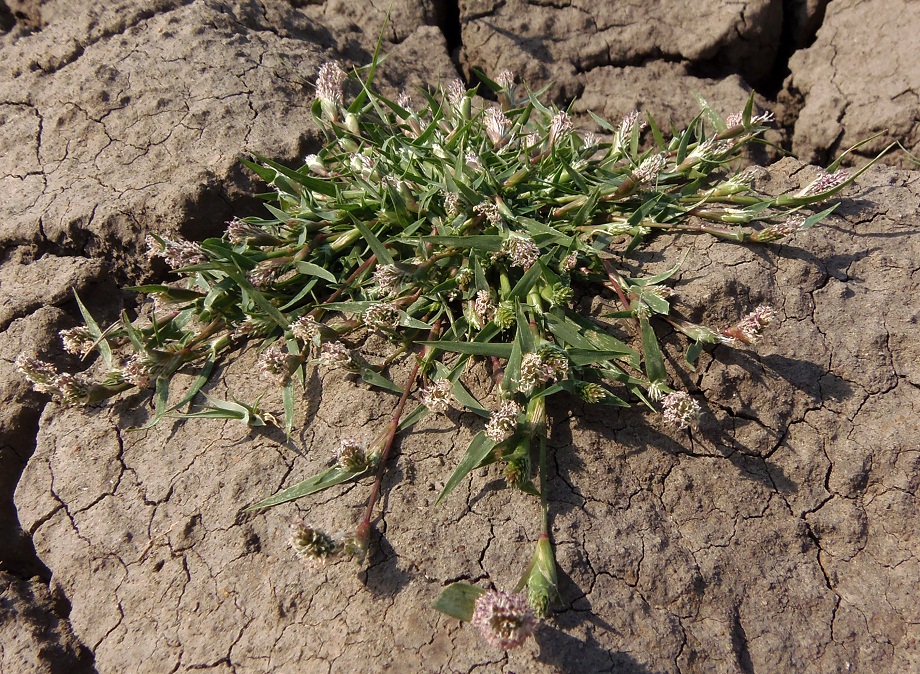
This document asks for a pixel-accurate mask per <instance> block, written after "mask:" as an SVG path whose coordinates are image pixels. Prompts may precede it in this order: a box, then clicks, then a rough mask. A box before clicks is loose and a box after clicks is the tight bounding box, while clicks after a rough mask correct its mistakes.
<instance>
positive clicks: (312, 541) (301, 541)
mask: <svg viewBox="0 0 920 674" xmlns="http://www.w3.org/2000/svg"><path fill="white" fill-rule="evenodd" d="M290 544H291V547H292V548H294V552H295V553H296V554H297V556H298V557H300V558H301V559H303V560H307V561H310V562H313V563H319V564H324V563H325V562H326V561H327V560H328V559H330V558H331V557H334V556H335V555H336V554H338V553H339V551H340V550H341V549H342V546H341V543H339V542H338V541H336V540H335V539H334V538H333V537H332V536H330V535H329V534H327V533H326V532H325V531H320V530H319V529H314V528H313V527H309V526H307V525H305V524H303V523H299V522H298V523H297V524H294V525H293V526H292V527H291V538H290Z"/></svg>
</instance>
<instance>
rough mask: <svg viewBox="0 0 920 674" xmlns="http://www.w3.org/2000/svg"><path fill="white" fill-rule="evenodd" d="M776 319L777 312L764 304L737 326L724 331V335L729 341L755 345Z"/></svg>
mask: <svg viewBox="0 0 920 674" xmlns="http://www.w3.org/2000/svg"><path fill="white" fill-rule="evenodd" d="M775 318H776V311H774V310H773V307H770V306H767V305H766V304H762V305H760V306H759V307H757V308H756V309H754V311H752V312H751V313H749V314H748V315H747V316H745V317H744V318H742V319H741V320H740V321H738V324H737V325H733V326H732V327H730V328H726V329H725V330H723V331H722V334H723V335H724V336H725V337H728V338H729V339H732V340H736V341H739V342H743V343H744V344H754V343H755V342H757V340H759V339H760V335H761V334H762V333H763V329H764V328H765V327H767V326H768V325H770V323H772V322H773V319H775Z"/></svg>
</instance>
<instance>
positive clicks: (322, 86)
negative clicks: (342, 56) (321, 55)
mask: <svg viewBox="0 0 920 674" xmlns="http://www.w3.org/2000/svg"><path fill="white" fill-rule="evenodd" d="M346 77H348V73H346V72H345V71H344V70H342V67H341V66H340V65H339V64H338V63H336V62H335V61H330V62H329V63H324V64H323V65H321V66H320V67H319V72H318V73H317V75H316V98H317V99H319V100H320V101H325V102H326V103H332V104H334V105H342V82H344V81H345V78H346Z"/></svg>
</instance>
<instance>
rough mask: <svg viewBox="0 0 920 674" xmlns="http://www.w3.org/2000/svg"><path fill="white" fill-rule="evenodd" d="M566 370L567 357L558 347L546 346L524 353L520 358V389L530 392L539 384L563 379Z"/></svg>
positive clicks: (567, 365)
mask: <svg viewBox="0 0 920 674" xmlns="http://www.w3.org/2000/svg"><path fill="white" fill-rule="evenodd" d="M568 372H569V361H568V358H566V356H565V354H564V353H562V352H561V351H559V350H558V349H554V348H547V349H541V350H540V352H539V353H528V354H525V355H524V358H523V359H522V360H521V375H520V380H519V383H520V389H521V391H523V392H525V393H530V392H531V391H532V390H533V389H535V388H536V387H537V386H540V385H541V384H545V383H547V382H551V381H558V380H560V379H565V377H566V376H567V375H568Z"/></svg>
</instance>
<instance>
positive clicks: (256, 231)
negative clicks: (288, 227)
mask: <svg viewBox="0 0 920 674" xmlns="http://www.w3.org/2000/svg"><path fill="white" fill-rule="evenodd" d="M264 238H265V231H264V230H262V229H260V228H258V227H256V226H255V225H251V224H249V223H248V222H245V221H243V220H240V219H239V218H233V220H231V221H230V222H228V223H227V241H229V242H230V243H232V244H234V245H237V244H241V243H249V241H250V240H252V239H256V240H258V239H264Z"/></svg>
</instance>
